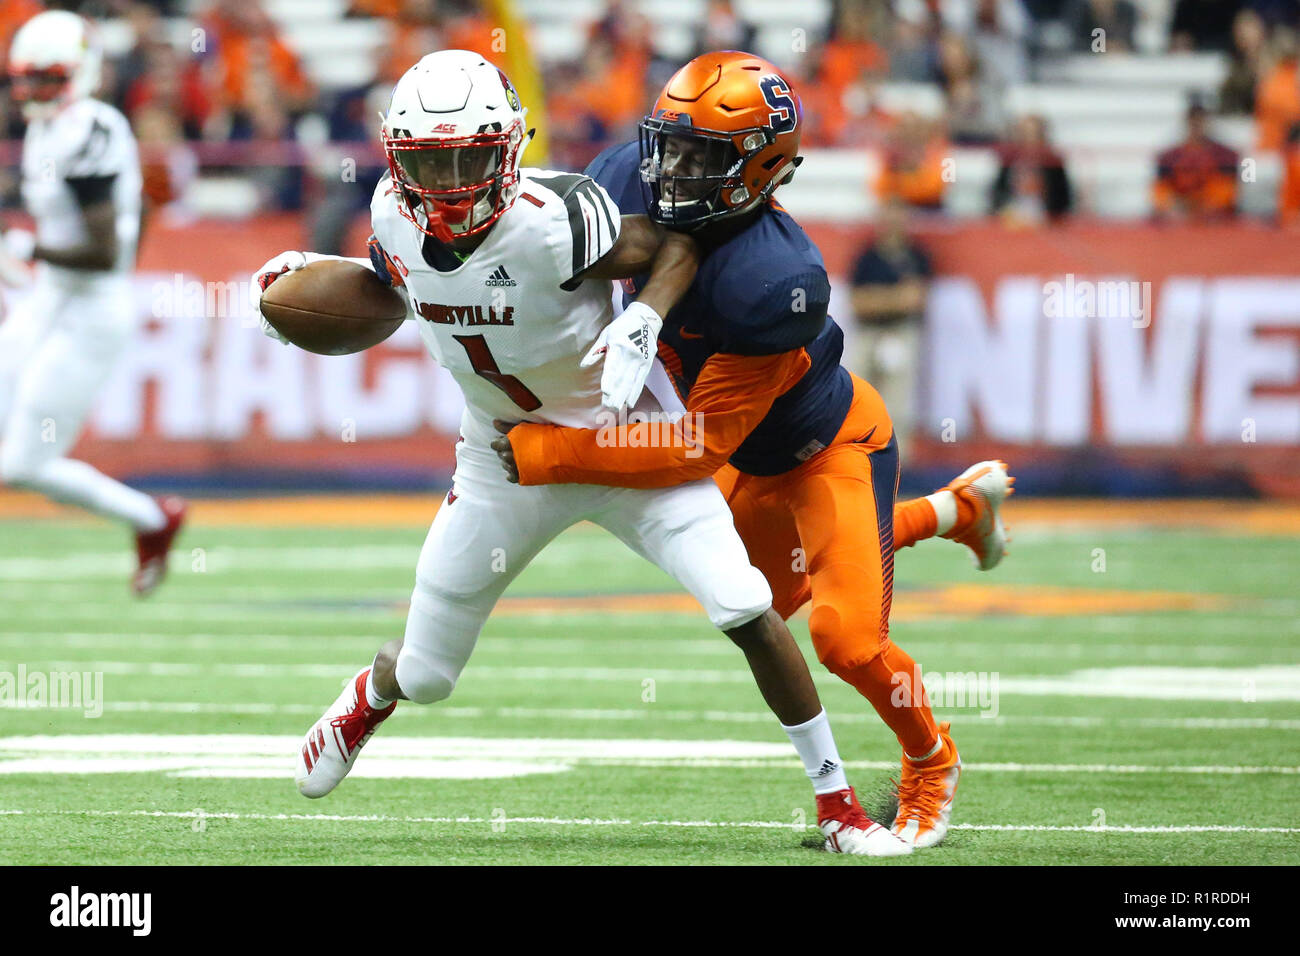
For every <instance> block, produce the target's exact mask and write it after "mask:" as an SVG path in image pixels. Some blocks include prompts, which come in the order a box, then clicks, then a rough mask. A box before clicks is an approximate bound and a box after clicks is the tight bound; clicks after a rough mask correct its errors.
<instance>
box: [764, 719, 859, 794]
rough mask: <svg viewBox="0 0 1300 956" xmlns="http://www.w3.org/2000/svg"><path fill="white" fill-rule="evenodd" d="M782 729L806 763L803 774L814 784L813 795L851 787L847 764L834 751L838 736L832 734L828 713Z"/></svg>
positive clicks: (782, 726)
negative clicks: (847, 774) (845, 772)
mask: <svg viewBox="0 0 1300 956" xmlns="http://www.w3.org/2000/svg"><path fill="white" fill-rule="evenodd" d="M781 729H782V730H784V731H785V732H786V735H787V736H788V737H789V738H790V743H792V744H794V749H795V750H796V751H797V752H798V754H799V759H800V760H802V761H803V769H804V772H805V773H807V774H808V779H809V780H811V781H812V785H813V793H834V792H835V791H837V790H845V789H847V788H848V786H849V781H848V778H847V777H846V776H845V775H844V763H843V761H841V760H840V753H839V751H838V750H836V749H835V736H834V734H832V733H831V721H830V718H829V717H827V716H826V711H825V710H823V711H822V712H821V713H820V714H818V715H817V716H816V717H814V718H813V719H812V720H809V721H805V722H804V723H802V724H796V725H795V726H793V727H787V726H786V725H785V724H782V725H781Z"/></svg>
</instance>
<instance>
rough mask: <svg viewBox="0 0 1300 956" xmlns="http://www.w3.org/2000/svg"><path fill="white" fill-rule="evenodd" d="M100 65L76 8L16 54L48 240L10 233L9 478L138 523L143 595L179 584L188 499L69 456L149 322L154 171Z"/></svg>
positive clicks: (2, 464)
mask: <svg viewBox="0 0 1300 956" xmlns="http://www.w3.org/2000/svg"><path fill="white" fill-rule="evenodd" d="M99 65H100V54H99V50H98V48H97V47H96V45H95V44H94V42H93V38H92V36H91V28H90V25H89V23H87V21H85V20H83V19H82V18H81V17H79V16H77V15H75V14H72V13H67V12H63V11H50V12H47V13H41V14H38V15H37V16H35V17H33V18H32V19H31V20H29V21H27V23H25V24H24V25H23V26H22V27H21V28H20V29H19V30H18V32H17V34H16V35H15V36H14V41H13V46H12V48H11V50H10V55H9V67H8V69H9V79H10V82H11V84H12V91H13V97H14V99H15V101H17V102H18V103H19V104H20V105H21V107H22V113H23V117H24V119H25V120H26V121H27V134H26V137H25V139H24V141H23V158H22V194H23V199H24V202H25V203H26V206H27V209H28V211H29V212H30V213H31V215H32V216H33V218H34V219H35V220H36V233H35V235H33V234H32V233H29V232H26V231H24V230H19V229H10V230H8V231H7V232H6V233H5V234H4V238H3V244H2V245H0V281H3V282H4V284H5V285H8V286H10V287H12V288H15V289H25V290H26V291H27V292H28V294H27V296H26V297H25V298H24V299H23V300H22V302H21V303H20V305H19V306H18V307H17V308H16V309H15V311H14V313H13V314H12V315H10V316H9V318H8V319H7V320H6V321H5V322H4V323H3V325H0V481H3V483H4V484H7V485H10V486H13V487H17V488H26V489H29V490H31V491H35V492H38V493H40V494H43V495H45V496H47V497H49V498H52V499H54V500H56V501H62V502H66V503H68V504H73V505H77V506H79V507H82V508H86V509H87V510H90V511H93V512H95V513H97V514H101V515H104V516H105V517H108V518H113V519H116V520H118V521H122V522H125V523H126V524H128V525H129V526H130V527H131V528H132V529H133V530H134V532H135V539H136V553H137V559H138V566H137V568H136V571H135V574H134V576H133V578H132V589H133V590H134V591H135V593H136V594H138V595H141V596H143V595H146V594H149V593H150V592H152V591H153V590H154V589H155V588H156V587H157V586H158V584H159V583H160V582H161V581H162V578H163V576H164V574H165V573H166V564H167V552H168V550H169V549H170V548H171V544H172V541H173V539H174V538H175V536H176V533H177V531H178V530H179V529H180V526H181V522H182V521H183V520H184V515H185V504H184V502H182V501H181V500H180V499H178V498H173V497H167V498H161V499H157V500H155V499H154V498H151V497H149V496H148V495H146V494H143V493H141V492H139V491H135V490H134V489H132V488H128V487H127V486H126V485H124V484H122V483H120V482H118V481H115V480H113V479H112V478H110V477H108V476H107V475H104V474H102V473H101V472H99V471H97V470H96V469H95V468H93V467H92V466H90V465H88V464H86V463H85V462H82V461H77V460H75V459H72V458H69V457H67V455H68V451H69V450H70V449H71V448H72V446H73V444H74V443H75V441H76V439H77V436H78V435H79V434H80V432H81V429H82V426H83V425H84V424H85V421H86V416H87V415H88V414H89V413H90V410H91V406H92V403H93V402H94V399H95V395H96V394H97V393H98V392H99V390H100V388H101V387H102V386H103V384H104V382H105V380H106V379H107V378H108V376H109V373H110V372H111V371H112V369H113V366H114V364H115V362H116V360H117V358H118V356H119V355H120V354H121V352H122V349H123V348H124V347H125V346H126V345H127V343H128V341H129V340H130V337H131V334H132V332H133V331H134V328H135V323H136V312H135V306H134V296H133V294H132V288H131V270H132V269H133V267H134V265H135V256H136V245H137V241H138V239H139V234H140V215H141V199H140V192H141V177H140V161H139V157H138V155H137V151H136V142H135V138H134V137H133V136H132V134H131V129H130V126H129V125H128V124H127V121H126V118H125V117H124V116H123V115H122V114H121V113H120V112H118V111H117V109H115V108H114V107H112V106H110V105H108V104H107V103H103V102H100V101H99V100H96V99H93V98H92V97H91V94H92V93H93V92H94V91H95V89H96V87H97V86H98V84H99Z"/></svg>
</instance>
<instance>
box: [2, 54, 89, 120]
mask: <svg viewBox="0 0 1300 956" xmlns="http://www.w3.org/2000/svg"><path fill="white" fill-rule="evenodd" d="M9 88H10V94H11V96H12V97H13V100H14V102H15V103H17V104H18V105H19V106H20V107H21V108H22V113H23V118H24V119H26V120H27V121H28V122H31V121H33V120H40V119H47V118H49V117H50V116H53V115H54V114H55V113H57V112H58V111H59V110H60V109H62V108H63V106H64V104H65V103H67V102H68V101H69V100H71V99H72V96H73V89H72V71H71V70H70V69H68V67H66V66H64V65H63V64H59V63H56V64H53V65H51V66H47V67H19V66H14V65H11V66H10V68H9Z"/></svg>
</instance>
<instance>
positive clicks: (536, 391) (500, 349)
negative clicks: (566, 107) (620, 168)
mask: <svg viewBox="0 0 1300 956" xmlns="http://www.w3.org/2000/svg"><path fill="white" fill-rule="evenodd" d="M519 175H520V182H519V192H518V195H517V197H516V198H515V201H514V204H513V205H512V206H511V207H510V209H508V210H507V211H506V212H505V213H504V214H503V215H502V216H501V218H500V219H498V220H497V221H496V223H494V224H493V225H492V227H491V229H490V230H489V231H488V234H487V238H486V239H485V240H484V241H483V243H482V245H480V246H479V247H478V248H477V249H475V250H474V252H473V253H472V254H471V255H470V256H469V258H468V259H466V260H465V261H464V262H461V263H459V265H457V264H456V263H455V262H454V261H453V262H451V263H450V264H451V265H453V266H455V268H451V269H449V270H446V271H443V270H440V269H438V268H436V267H435V266H434V265H433V264H431V263H430V261H428V258H426V252H428V253H429V255H430V256H435V255H436V253H437V252H439V251H441V252H442V255H443V256H445V255H446V250H445V249H444V250H436V249H434V248H433V245H432V244H435V242H436V241H435V240H433V239H429V238H427V237H426V236H425V235H424V234H423V233H422V232H421V231H420V230H419V229H418V228H416V226H415V225H414V224H413V223H412V222H411V221H410V220H408V219H406V218H405V217H404V216H402V214H401V213H400V212H399V211H398V206H397V204H398V203H399V202H401V201H402V200H401V197H400V196H399V195H398V194H397V193H396V192H395V191H394V190H393V187H392V182H391V180H390V179H389V178H388V177H385V178H384V179H383V180H381V181H380V183H379V185H378V187H377V188H376V189H375V194H374V198H373V200H372V201H371V204H370V214H371V223H372V225H373V228H374V240H372V243H371V261H372V263H373V264H374V266H375V269H376V271H378V272H379V273H380V274H381V276H384V277H386V278H389V279H390V280H391V281H392V282H393V284H394V285H397V286H404V287H405V289H406V292H407V294H408V297H409V299H410V303H411V308H412V310H413V312H414V314H415V321H416V322H417V323H418V324H419V328H420V336H421V338H422V339H423V340H424V344H425V345H426V347H427V348H428V349H429V352H430V353H431V354H432V355H433V358H434V359H435V360H436V361H437V362H438V364H439V365H442V366H443V367H444V368H446V369H448V370H449V371H450V372H451V374H452V376H453V377H454V378H455V379H456V382H457V384H458V385H460V388H461V390H462V391H463V392H464V393H465V401H466V406H467V414H468V415H469V416H471V417H472V418H474V419H476V424H478V425H485V426H486V427H487V429H488V430H489V431H490V430H491V423H492V419H494V418H499V419H502V420H505V421H512V422H515V421H532V422H549V423H551V424H556V425H567V426H571V427H576V428H593V427H597V425H598V424H599V423H598V421H597V418H596V416H597V413H598V412H599V411H600V408H601V405H600V374H601V367H600V363H596V364H595V365H594V366H592V367H590V368H585V369H584V368H579V367H578V362H579V361H580V359H581V358H582V356H583V355H584V354H585V353H586V351H587V350H588V349H589V348H590V347H591V345H592V343H593V342H594V341H595V340H596V337H597V336H598V335H599V334H600V331H601V329H603V328H604V327H605V326H606V325H607V324H609V322H610V320H611V319H612V318H613V301H612V288H611V285H610V282H609V281H608V280H589V281H585V282H584V281H582V280H580V279H575V277H576V276H578V275H579V274H580V273H581V272H582V271H583V270H585V269H587V268H588V267H589V266H591V265H592V264H594V263H595V262H596V261H597V260H599V259H600V258H601V257H602V256H604V255H605V254H606V253H607V252H609V250H610V249H612V248H613V246H614V242H615V240H616V239H617V238H618V234H619V211H618V206H617V205H616V204H615V203H614V200H613V199H611V198H610V196H609V194H608V193H606V192H605V190H604V189H603V188H601V187H600V186H599V185H598V184H597V183H596V182H595V181H594V180H592V179H590V178H589V177H587V176H582V175H578V174H574V173H559V172H551V171H549V170H542V169H521V170H520V171H519ZM426 243H428V244H430V245H426ZM441 264H442V265H444V266H446V265H448V263H447V262H442V263H441Z"/></svg>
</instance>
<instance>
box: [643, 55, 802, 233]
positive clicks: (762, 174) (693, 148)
mask: <svg viewBox="0 0 1300 956" xmlns="http://www.w3.org/2000/svg"><path fill="white" fill-rule="evenodd" d="M802 123H803V106H802V104H800V102H799V97H798V95H797V94H796V93H795V92H794V89H793V88H792V87H791V86H790V81H789V80H787V79H786V78H785V76H784V75H783V74H782V73H781V71H780V70H778V69H777V68H776V67H775V66H774V65H772V64H771V63H769V62H768V61H767V60H764V59H763V58H761V57H757V56H754V55H753V54H750V53H742V52H739V51H737V50H722V51H718V52H714V53H705V54H703V55H701V56H697V57H696V58H695V59H693V60H691V62H689V63H687V64H686V65H685V66H684V67H682V68H681V69H680V70H678V71H677V72H676V73H675V74H674V75H673V78H672V79H671V80H669V81H668V85H667V86H665V87H664V89H663V92H662V93H660V94H659V99H658V100H657V101H656V102H655V105H654V110H653V111H652V112H651V114H650V115H649V116H647V117H646V118H645V119H644V120H642V121H641V178H642V181H643V183H644V184H645V185H646V186H647V187H648V189H649V193H650V195H649V197H648V203H647V205H648V206H649V211H650V217H651V218H652V219H653V220H654V221H655V222H658V223H662V224H663V225H665V226H669V227H674V228H677V229H682V230H694V229H698V228H699V227H700V226H703V225H705V224H706V223H712V222H717V221H718V220H720V219H725V218H729V217H732V216H738V215H741V214H743V213H746V212H749V211H750V210H752V209H755V208H756V207H757V206H758V205H759V204H760V203H763V202H766V201H767V198H768V197H769V196H770V195H771V194H772V192H773V190H775V189H776V187H777V186H779V185H781V184H782V183H784V182H788V181H789V179H790V177H791V176H793V175H794V171H795V168H796V167H797V166H798V165H799V163H801V162H802V161H803V160H802V158H801V157H800V156H799V155H798V154H799V133H800V128H801V126H802Z"/></svg>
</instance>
